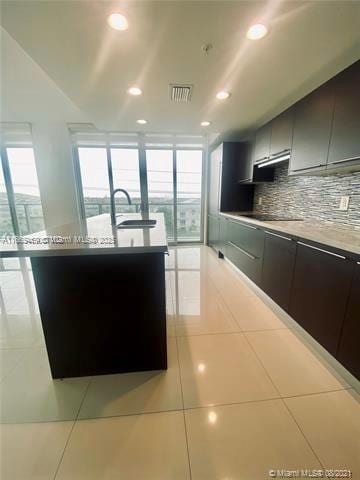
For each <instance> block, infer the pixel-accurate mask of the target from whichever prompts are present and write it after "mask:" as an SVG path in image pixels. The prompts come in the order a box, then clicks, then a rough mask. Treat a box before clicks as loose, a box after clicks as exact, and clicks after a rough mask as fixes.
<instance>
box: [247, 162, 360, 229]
mask: <svg viewBox="0 0 360 480" xmlns="http://www.w3.org/2000/svg"><path fill="white" fill-rule="evenodd" d="M287 171H288V165H282V166H279V167H277V168H276V169H275V179H274V182H273V183H269V184H260V185H256V187H255V198H254V210H255V211H256V212H257V213H267V214H275V215H281V216H288V217H296V218H304V219H309V220H325V221H329V222H332V223H336V224H339V225H340V226H352V227H356V228H359V229H360V172H355V173H346V174H337V175H328V176H312V177H310V176H306V177H305V176H301V177H288V176H287ZM343 195H350V197H351V198H350V205H349V210H348V211H341V210H339V203H340V197H341V196H343ZM259 197H262V205H259V204H258V202H259Z"/></svg>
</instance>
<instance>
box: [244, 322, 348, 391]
mask: <svg viewBox="0 0 360 480" xmlns="http://www.w3.org/2000/svg"><path fill="white" fill-rule="evenodd" d="M245 335H246V337H247V338H248V340H249V341H250V343H251V345H252V347H253V348H254V350H255V351H256V353H257V355H258V356H259V358H260V360H261V362H262V363H263V365H264V367H265V369H266V370H267V372H268V373H269V375H270V377H271V379H272V381H273V382H274V384H275V385H276V387H277V388H278V390H279V391H280V393H281V395H282V396H285V397H286V396H292V395H303V394H306V393H316V392H324V391H330V390H339V389H342V388H346V387H347V386H348V385H347V384H346V382H345V381H344V380H343V379H342V378H341V377H340V376H339V375H337V374H336V372H335V371H334V370H333V369H332V368H331V367H330V365H326V363H325V362H323V361H321V360H320V359H319V358H318V357H317V356H316V355H315V354H314V353H313V352H312V351H311V350H310V347H308V346H307V345H306V344H305V341H301V340H299V338H298V337H297V336H296V335H295V334H294V333H293V332H292V331H291V330H269V331H266V332H265V331H264V332H248V333H246V334H245Z"/></svg>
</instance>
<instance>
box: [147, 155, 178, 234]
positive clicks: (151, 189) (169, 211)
mask: <svg viewBox="0 0 360 480" xmlns="http://www.w3.org/2000/svg"><path fill="white" fill-rule="evenodd" d="M146 173H147V190H148V204H149V211H150V212H162V213H163V214H164V217H165V225H166V233H167V236H168V240H169V242H174V241H175V240H176V237H175V231H174V216H175V212H174V207H175V193H174V187H175V185H174V161H173V151H172V150H146Z"/></svg>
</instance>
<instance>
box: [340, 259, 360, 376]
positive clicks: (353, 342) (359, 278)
mask: <svg viewBox="0 0 360 480" xmlns="http://www.w3.org/2000/svg"><path fill="white" fill-rule="evenodd" d="M336 357H337V359H338V360H339V362H341V363H342V364H343V365H344V367H346V368H347V369H348V370H349V371H350V372H351V373H352V374H353V375H355V377H356V378H358V379H359V380H360V262H358V263H357V264H356V265H355V276H354V280H353V283H352V288H351V294H350V299H349V303H348V308H347V312H346V317H345V322H344V325H343V330H342V335H341V340H340V345H339V350H338V353H337V355H336Z"/></svg>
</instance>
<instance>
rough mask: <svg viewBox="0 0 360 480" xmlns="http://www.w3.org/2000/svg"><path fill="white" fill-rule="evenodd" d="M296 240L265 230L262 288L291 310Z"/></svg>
mask: <svg viewBox="0 0 360 480" xmlns="http://www.w3.org/2000/svg"><path fill="white" fill-rule="evenodd" d="M295 257H296V242H295V241H293V240H292V239H291V238H290V237H288V236H286V235H278V234H277V233H272V232H265V249H264V259H263V270H262V289H263V290H264V292H266V293H267V294H268V295H269V297H271V298H272V299H273V300H274V302H276V303H277V304H278V305H280V307H282V308H283V309H284V310H286V311H288V310H289V303H290V293H291V286H292V280H293V275H294V266H295Z"/></svg>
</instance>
